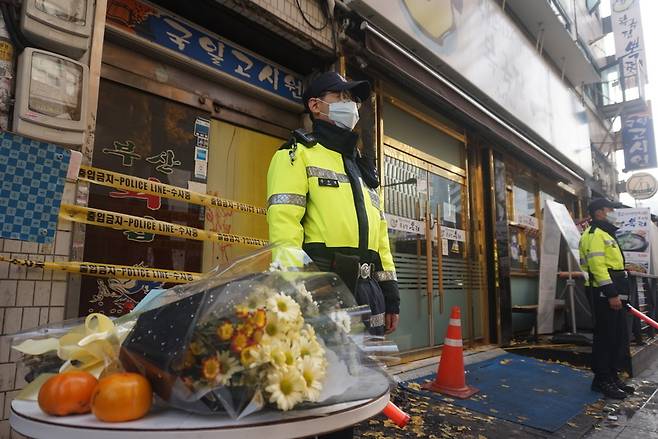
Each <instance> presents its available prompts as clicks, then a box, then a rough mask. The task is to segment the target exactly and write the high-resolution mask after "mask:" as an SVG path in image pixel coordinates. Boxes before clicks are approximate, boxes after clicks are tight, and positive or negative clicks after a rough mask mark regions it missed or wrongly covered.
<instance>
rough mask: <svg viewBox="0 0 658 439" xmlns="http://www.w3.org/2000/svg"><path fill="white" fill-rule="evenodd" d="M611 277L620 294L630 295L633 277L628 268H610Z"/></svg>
mask: <svg viewBox="0 0 658 439" xmlns="http://www.w3.org/2000/svg"><path fill="white" fill-rule="evenodd" d="M608 273H610V279H611V280H612V284H613V285H614V287H615V291H616V292H617V294H619V295H622V294H624V295H629V294H630V293H631V278H630V276H629V275H628V272H627V271H626V270H611V269H609V270H608Z"/></svg>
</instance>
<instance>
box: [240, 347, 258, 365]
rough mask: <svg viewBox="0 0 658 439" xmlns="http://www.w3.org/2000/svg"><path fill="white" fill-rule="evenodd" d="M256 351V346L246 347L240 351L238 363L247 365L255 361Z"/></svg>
mask: <svg viewBox="0 0 658 439" xmlns="http://www.w3.org/2000/svg"><path fill="white" fill-rule="evenodd" d="M257 355H258V353H257V352H256V348H254V347H247V348H244V349H243V350H242V352H240V363H242V365H243V366H244V367H249V366H251V365H252V364H253V363H255V362H256V360H257V359H258V358H257Z"/></svg>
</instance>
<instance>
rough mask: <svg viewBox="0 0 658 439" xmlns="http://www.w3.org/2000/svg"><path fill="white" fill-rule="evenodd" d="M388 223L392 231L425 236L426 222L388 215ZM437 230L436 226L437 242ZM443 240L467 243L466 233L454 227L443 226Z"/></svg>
mask: <svg viewBox="0 0 658 439" xmlns="http://www.w3.org/2000/svg"><path fill="white" fill-rule="evenodd" d="M386 222H387V223H388V228H389V229H391V230H397V231H398V232H406V233H416V234H418V235H421V236H425V221H418V220H413V219H409V218H404V217H402V216H397V215H392V214H390V213H387V214H386ZM436 230H437V228H436V225H434V227H433V230H432V237H433V238H434V239H435V240H436V238H437V233H436ZM441 239H447V240H450V241H459V242H466V231H465V230H461V229H453V228H452V227H445V226H441Z"/></svg>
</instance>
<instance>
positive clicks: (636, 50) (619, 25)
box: [611, 0, 646, 90]
mask: <svg viewBox="0 0 658 439" xmlns="http://www.w3.org/2000/svg"><path fill="white" fill-rule="evenodd" d="M611 6H612V16H611V20H612V32H613V34H614V35H615V52H616V55H617V59H618V60H619V63H620V65H619V66H620V69H619V70H620V72H619V73H620V76H621V77H622V78H623V80H624V82H623V84H624V89H629V88H635V87H639V88H640V90H642V88H643V86H644V84H645V83H646V58H645V51H644V37H643V35H642V22H641V19H640V2H639V0H612V2H611Z"/></svg>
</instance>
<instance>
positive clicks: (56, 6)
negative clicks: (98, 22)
mask: <svg viewBox="0 0 658 439" xmlns="http://www.w3.org/2000/svg"><path fill="white" fill-rule="evenodd" d="M93 12H94V4H93V3H92V0H23V13H22V14H21V30H22V31H23V34H24V35H25V36H26V37H27V39H28V40H29V41H31V42H33V43H34V44H35V45H38V46H39V47H43V48H45V49H48V50H52V51H53V52H57V53H62V54H64V55H67V56H70V57H72V58H75V59H80V57H81V56H82V55H84V53H85V52H86V51H87V47H88V46H89V39H90V36H91V28H92V23H93Z"/></svg>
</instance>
